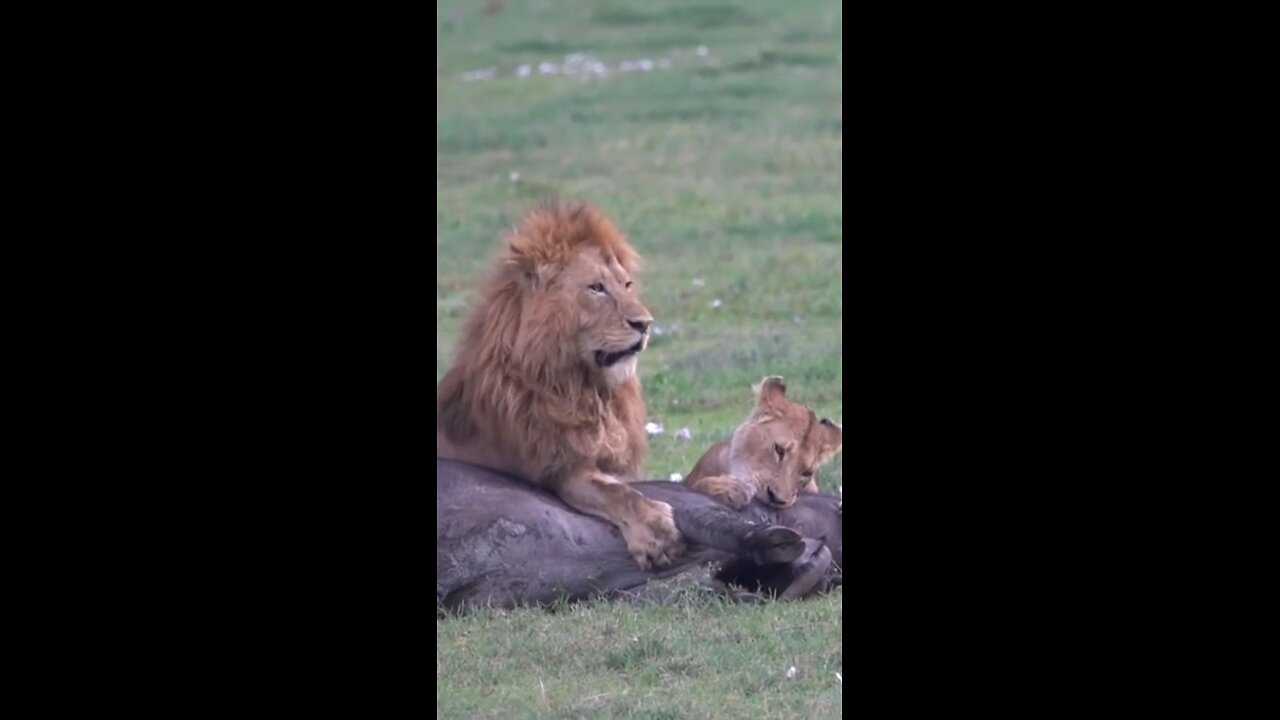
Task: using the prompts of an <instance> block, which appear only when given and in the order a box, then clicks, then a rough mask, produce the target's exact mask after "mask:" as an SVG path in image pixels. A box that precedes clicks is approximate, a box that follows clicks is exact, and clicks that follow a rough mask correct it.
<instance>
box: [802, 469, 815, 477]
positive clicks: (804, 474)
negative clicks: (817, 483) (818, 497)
mask: <svg viewBox="0 0 1280 720" xmlns="http://www.w3.org/2000/svg"><path fill="white" fill-rule="evenodd" d="M800 477H807V478H811V477H813V471H812V470H806V471H804V472H802V473H800Z"/></svg>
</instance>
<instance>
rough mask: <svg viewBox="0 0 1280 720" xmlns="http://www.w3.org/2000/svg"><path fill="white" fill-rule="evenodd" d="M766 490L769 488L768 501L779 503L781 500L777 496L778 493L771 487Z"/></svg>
mask: <svg viewBox="0 0 1280 720" xmlns="http://www.w3.org/2000/svg"><path fill="white" fill-rule="evenodd" d="M768 490H769V502H771V503H773V504H774V505H781V504H782V500H781V499H780V498H779V497H778V494H777V493H775V492H774V491H773V488H769V489H768Z"/></svg>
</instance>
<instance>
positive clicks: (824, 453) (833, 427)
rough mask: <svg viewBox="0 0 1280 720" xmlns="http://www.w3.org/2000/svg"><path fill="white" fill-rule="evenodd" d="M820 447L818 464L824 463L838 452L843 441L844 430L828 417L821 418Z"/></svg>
mask: <svg viewBox="0 0 1280 720" xmlns="http://www.w3.org/2000/svg"><path fill="white" fill-rule="evenodd" d="M821 429H822V436H821V437H822V449H821V450H820V451H819V454H818V458H819V459H818V464H822V463H825V462H826V461H828V460H830V459H831V458H832V456H834V455H835V454H836V453H838V452H840V448H841V447H842V446H843V442H844V430H843V429H842V428H841V427H840V426H839V425H837V424H835V423H833V422H831V420H830V419H829V418H823V419H822V428H821Z"/></svg>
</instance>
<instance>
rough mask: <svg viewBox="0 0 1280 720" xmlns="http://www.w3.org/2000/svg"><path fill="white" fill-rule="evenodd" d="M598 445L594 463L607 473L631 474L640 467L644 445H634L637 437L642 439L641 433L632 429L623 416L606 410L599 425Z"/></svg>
mask: <svg viewBox="0 0 1280 720" xmlns="http://www.w3.org/2000/svg"><path fill="white" fill-rule="evenodd" d="M599 431H600V435H599V445H598V446H597V447H598V449H597V451H596V465H597V467H599V468H600V470H602V471H604V472H607V473H615V474H616V473H622V474H631V473H634V472H637V471H638V470H639V468H640V461H641V460H642V458H643V454H644V447H643V446H641V447H636V445H637V438H640V439H641V441H642V440H643V437H644V436H643V434H641V433H642V432H643V431H641V432H640V433H637V432H636V431H635V430H634V429H632V428H631V427H630V426H629V424H628V423H627V422H625V421H624V419H623V418H620V417H618V415H617V413H615V412H608V413H606V414H605V416H604V417H603V418H602V422H601V423H600V427H599Z"/></svg>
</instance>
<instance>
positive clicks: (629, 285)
mask: <svg viewBox="0 0 1280 720" xmlns="http://www.w3.org/2000/svg"><path fill="white" fill-rule="evenodd" d="M632 285H635V283H633V282H631V281H630V280H628V281H627V289H628V290H630V289H631V286H632Z"/></svg>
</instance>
